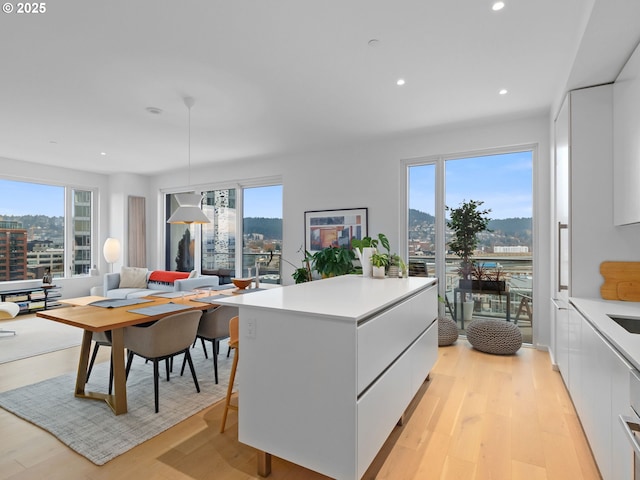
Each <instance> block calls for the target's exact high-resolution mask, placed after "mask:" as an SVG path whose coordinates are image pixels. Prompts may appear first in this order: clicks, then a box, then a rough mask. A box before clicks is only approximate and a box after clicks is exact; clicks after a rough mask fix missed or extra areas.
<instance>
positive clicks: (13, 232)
mask: <svg viewBox="0 0 640 480" xmlns="http://www.w3.org/2000/svg"><path fill="white" fill-rule="evenodd" d="M26 279H27V231H26V230H25V229H24V228H22V224H21V223H20V222H10V221H2V220H0V281H7V280H26Z"/></svg>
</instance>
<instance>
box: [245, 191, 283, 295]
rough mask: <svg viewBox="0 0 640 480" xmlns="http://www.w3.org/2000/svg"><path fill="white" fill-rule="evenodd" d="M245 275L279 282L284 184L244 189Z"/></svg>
mask: <svg viewBox="0 0 640 480" xmlns="http://www.w3.org/2000/svg"><path fill="white" fill-rule="evenodd" d="M243 195H244V197H243V204H242V206H243V218H242V274H243V275H245V273H246V275H247V276H248V277H252V276H254V275H256V273H257V272H256V269H258V272H259V273H260V281H261V282H264V283H281V282H280V273H281V270H280V258H281V256H282V185H272V186H268V187H253V188H245V189H244V190H243Z"/></svg>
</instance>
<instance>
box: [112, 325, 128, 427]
mask: <svg viewBox="0 0 640 480" xmlns="http://www.w3.org/2000/svg"><path fill="white" fill-rule="evenodd" d="M111 359H112V361H113V397H112V401H113V405H111V408H112V409H113V413H115V414H116V415H120V414H122V413H127V376H126V372H125V365H124V329H122V328H116V329H113V330H111Z"/></svg>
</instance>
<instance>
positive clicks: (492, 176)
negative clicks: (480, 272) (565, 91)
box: [0, 152, 533, 218]
mask: <svg viewBox="0 0 640 480" xmlns="http://www.w3.org/2000/svg"><path fill="white" fill-rule="evenodd" d="M532 167H533V166H532V154H531V152H519V153H510V154H504V155H491V156H485V157H478V158H471V159H461V160H449V161H447V162H446V204H447V205H448V206H450V207H455V206H458V205H459V204H460V202H462V201H463V200H483V201H484V202H485V203H484V205H483V207H484V208H490V209H491V213H490V214H489V216H490V218H508V217H531V216H532ZM434 185H435V167H434V166H433V165H425V166H420V167H411V169H410V192H409V206H410V207H411V208H415V209H418V210H421V211H423V212H427V213H430V214H433V213H434V211H435V194H434ZM244 208H245V211H244V215H245V216H247V217H265V218H282V186H281V185H274V186H269V187H256V188H246V189H245V190H244ZM28 214H38V215H47V216H62V215H63V214H64V188H62V187H54V186H48V185H39V184H35V183H24V182H14V181H7V180H0V215H28Z"/></svg>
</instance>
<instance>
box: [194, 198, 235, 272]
mask: <svg viewBox="0 0 640 480" xmlns="http://www.w3.org/2000/svg"><path fill="white" fill-rule="evenodd" d="M203 203H204V205H203V207H202V209H203V211H204V213H205V214H206V215H207V217H208V218H209V219H210V220H211V223H208V224H207V223H205V224H204V225H202V264H201V268H202V273H203V274H206V273H207V271H211V270H218V269H221V268H222V269H229V270H233V271H235V269H236V221H237V199H236V189H235V188H231V189H222V190H212V191H210V192H206V193H205V198H204V202H203ZM233 276H235V273H234V274H233Z"/></svg>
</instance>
